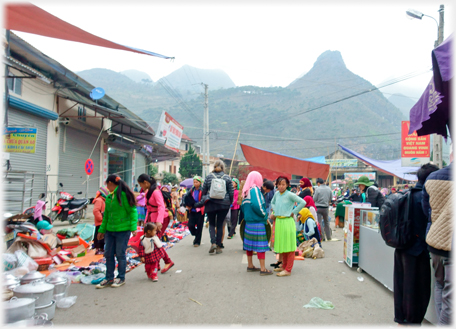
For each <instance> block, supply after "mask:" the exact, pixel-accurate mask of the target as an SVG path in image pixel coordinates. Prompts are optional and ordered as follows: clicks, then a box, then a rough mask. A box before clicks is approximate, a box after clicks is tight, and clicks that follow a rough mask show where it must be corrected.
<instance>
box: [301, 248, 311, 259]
mask: <svg viewBox="0 0 456 329" xmlns="http://www.w3.org/2000/svg"><path fill="white" fill-rule="evenodd" d="M313 252H314V248H312V247H307V249H306V250H304V251H303V253H302V255H303V256H304V257H305V258H312V255H313Z"/></svg>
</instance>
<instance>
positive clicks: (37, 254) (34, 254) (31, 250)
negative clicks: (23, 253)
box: [27, 243, 48, 258]
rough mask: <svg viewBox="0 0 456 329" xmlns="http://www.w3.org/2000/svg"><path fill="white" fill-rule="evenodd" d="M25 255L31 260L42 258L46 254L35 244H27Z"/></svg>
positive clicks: (45, 251) (44, 250)
mask: <svg viewBox="0 0 456 329" xmlns="http://www.w3.org/2000/svg"><path fill="white" fill-rule="evenodd" d="M27 253H28V255H29V256H30V257H31V258H43V257H46V256H47V254H48V253H47V250H46V249H44V247H42V246H41V245H37V244H35V243H29V245H28V251H27Z"/></svg>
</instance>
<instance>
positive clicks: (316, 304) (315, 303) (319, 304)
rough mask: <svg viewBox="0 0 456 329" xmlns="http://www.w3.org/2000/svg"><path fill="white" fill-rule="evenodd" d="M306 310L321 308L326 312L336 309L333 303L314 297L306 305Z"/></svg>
mask: <svg viewBox="0 0 456 329" xmlns="http://www.w3.org/2000/svg"><path fill="white" fill-rule="evenodd" d="M303 307H305V308H311V307H313V308H321V309H324V310H332V309H333V308H334V305H333V303H331V302H329V301H324V300H323V299H321V298H320V297H314V298H312V299H311V300H310V302H309V304H306V305H304V306H303Z"/></svg>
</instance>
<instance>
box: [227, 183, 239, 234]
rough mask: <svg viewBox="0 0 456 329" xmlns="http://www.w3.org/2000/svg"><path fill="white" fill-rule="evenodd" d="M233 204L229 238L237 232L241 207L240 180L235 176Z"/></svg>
mask: <svg viewBox="0 0 456 329" xmlns="http://www.w3.org/2000/svg"><path fill="white" fill-rule="evenodd" d="M233 189H234V195H233V204H232V205H231V229H230V232H229V233H228V239H232V238H233V235H235V234H236V225H237V221H238V213H239V208H240V207H241V206H240V205H238V197H239V180H238V179H237V178H233Z"/></svg>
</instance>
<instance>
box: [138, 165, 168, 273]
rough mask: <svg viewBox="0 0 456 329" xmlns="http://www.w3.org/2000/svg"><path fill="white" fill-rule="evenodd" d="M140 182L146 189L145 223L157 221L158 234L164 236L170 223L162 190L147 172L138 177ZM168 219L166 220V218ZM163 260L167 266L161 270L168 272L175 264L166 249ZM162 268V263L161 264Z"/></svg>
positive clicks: (160, 236) (159, 236)
mask: <svg viewBox="0 0 456 329" xmlns="http://www.w3.org/2000/svg"><path fill="white" fill-rule="evenodd" d="M138 183H139V185H140V186H141V188H142V189H143V190H144V191H146V190H147V193H146V210H147V212H146V220H145V221H144V225H146V223H148V222H152V223H156V225H157V229H158V231H159V232H157V236H158V238H159V239H161V238H162V236H163V234H164V232H165V230H166V226H165V225H164V223H165V224H167V223H169V218H168V217H169V216H168V211H167V209H166V207H165V201H164V199H163V195H162V192H161V191H160V189H159V188H157V181H156V180H155V178H153V177H150V176H149V175H147V174H141V175H140V176H139V177H138ZM165 219H166V220H165ZM163 260H164V261H165V267H164V268H163V270H161V273H165V272H167V271H168V270H169V269H170V268H171V267H173V266H174V262H173V261H172V260H171V258H169V256H168V253H167V252H166V251H164V257H163ZM159 269H160V265H159Z"/></svg>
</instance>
